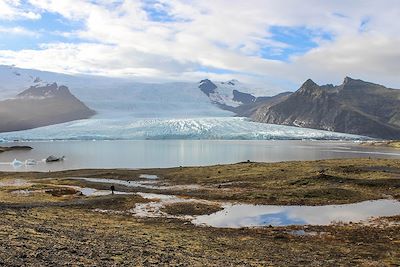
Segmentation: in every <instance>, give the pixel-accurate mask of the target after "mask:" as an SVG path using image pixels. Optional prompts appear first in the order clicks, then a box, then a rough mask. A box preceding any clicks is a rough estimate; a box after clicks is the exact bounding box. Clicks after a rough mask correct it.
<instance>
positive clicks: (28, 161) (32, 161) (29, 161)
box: [25, 159, 37, 166]
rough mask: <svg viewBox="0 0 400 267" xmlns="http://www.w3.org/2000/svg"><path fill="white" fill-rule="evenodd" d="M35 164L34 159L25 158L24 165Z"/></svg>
mask: <svg viewBox="0 0 400 267" xmlns="http://www.w3.org/2000/svg"><path fill="white" fill-rule="evenodd" d="M36 164H37V161H36V160H34V159H27V160H25V165H27V166H33V165H36Z"/></svg>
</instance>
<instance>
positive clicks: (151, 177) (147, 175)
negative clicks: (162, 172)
mask: <svg viewBox="0 0 400 267" xmlns="http://www.w3.org/2000/svg"><path fill="white" fill-rule="evenodd" d="M139 178H144V179H150V180H155V179H158V176H157V175H154V174H141V175H139Z"/></svg>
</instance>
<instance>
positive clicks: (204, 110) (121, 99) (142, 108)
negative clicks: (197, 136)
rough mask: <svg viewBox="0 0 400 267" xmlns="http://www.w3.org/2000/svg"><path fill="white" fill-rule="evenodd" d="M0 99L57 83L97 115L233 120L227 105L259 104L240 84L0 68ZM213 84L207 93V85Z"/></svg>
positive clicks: (236, 82) (232, 81) (247, 89)
mask: <svg viewBox="0 0 400 267" xmlns="http://www.w3.org/2000/svg"><path fill="white" fill-rule="evenodd" d="M0 81H1V82H0V99H5V98H13V97H15V95H17V94H18V93H20V92H21V91H23V90H25V89H27V88H29V87H31V86H35V87H37V86H46V85H47V84H52V83H54V82H56V83H58V84H59V85H65V86H67V87H68V88H69V89H70V91H71V93H72V94H74V95H75V96H76V97H77V98H78V99H80V100H81V101H83V102H84V103H85V104H86V105H88V106H89V107H90V108H92V109H94V110H96V112H97V113H98V115H97V116H100V117H110V116H117V114H118V115H119V116H130V117H145V118H149V117H170V118H176V117H180V118H181V117H185V118H186V117H203V116H223V117H225V116H233V115H234V114H233V113H232V112H229V111H227V110H229V109H227V108H226V107H238V106H240V105H242V104H245V103H247V102H249V101H250V102H251V101H254V100H255V97H254V96H252V95H250V94H248V93H247V92H248V91H249V90H250V89H249V87H246V85H244V84H242V83H240V82H239V81H237V80H230V81H227V82H212V81H210V80H203V81H201V82H200V83H196V82H167V83H143V82H136V81H132V80H128V79H121V78H108V77H97V76H74V75H65V74H59V73H52V72H45V71H37V70H28V69H20V68H15V67H10V66H0ZM207 86H211V87H210V88H211V89H210V92H209V93H205V92H206V91H205V89H204V88H205V87H207Z"/></svg>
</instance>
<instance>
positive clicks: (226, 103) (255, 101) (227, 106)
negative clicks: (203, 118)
mask: <svg viewBox="0 0 400 267" xmlns="http://www.w3.org/2000/svg"><path fill="white" fill-rule="evenodd" d="M198 87H199V88H200V90H201V91H202V92H203V93H204V94H205V95H207V96H208V97H209V99H210V101H211V103H213V104H215V105H217V106H218V107H219V108H221V109H224V110H229V111H231V112H233V113H235V114H236V115H237V116H242V117H249V116H250V115H251V114H252V113H254V112H255V110H257V109H258V108H259V107H260V106H263V105H268V104H273V103H276V102H278V101H281V100H283V99H284V98H286V97H287V96H288V95H290V94H291V92H284V93H280V94H278V95H275V96H261V97H256V96H254V95H252V94H251V93H249V92H250V91H251V89H250V88H249V87H248V86H246V85H244V84H242V83H240V82H239V81H238V80H229V81H227V82H212V81H211V80H209V79H205V80H202V81H200V83H199V86H198Z"/></svg>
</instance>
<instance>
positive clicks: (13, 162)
mask: <svg viewBox="0 0 400 267" xmlns="http://www.w3.org/2000/svg"><path fill="white" fill-rule="evenodd" d="M11 165H13V166H14V167H21V166H22V165H24V163H22V161H19V160H17V159H14V160H13V161H12V162H11Z"/></svg>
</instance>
